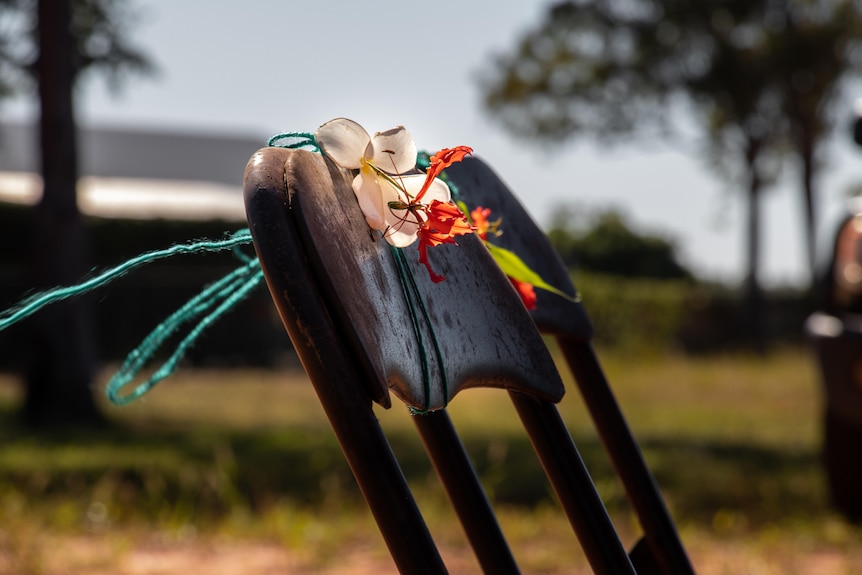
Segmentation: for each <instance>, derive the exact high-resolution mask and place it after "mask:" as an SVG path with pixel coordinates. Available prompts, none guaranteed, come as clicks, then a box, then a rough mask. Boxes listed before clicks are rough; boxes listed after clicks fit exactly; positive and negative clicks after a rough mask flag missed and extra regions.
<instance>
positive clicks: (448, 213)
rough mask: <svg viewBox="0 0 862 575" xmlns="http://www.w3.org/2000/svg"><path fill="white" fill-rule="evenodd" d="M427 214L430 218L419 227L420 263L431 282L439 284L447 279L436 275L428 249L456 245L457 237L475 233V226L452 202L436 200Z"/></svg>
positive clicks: (429, 207)
mask: <svg viewBox="0 0 862 575" xmlns="http://www.w3.org/2000/svg"><path fill="white" fill-rule="evenodd" d="M425 214H426V215H427V216H428V218H427V219H426V220H425V221H424V222H423V223H422V225H421V226H420V227H419V232H418V233H417V236H418V237H419V262H420V263H421V264H422V265H424V266H425V267H426V268H427V269H428V275H430V276H431V281H432V282H434V283H438V282H441V281H443V280H444V279H446V278H445V277H443V276H441V275H439V274H436V273H434V270H433V269H431V263H430V262H429V261H428V247H429V246H430V247H434V246H439V245H441V244H456V245H457V242H456V241H455V236H463V235H464V234H471V233H473V226H471V225H470V222H468V221H467V217H466V216H465V215H464V213H463V212H462V211H461V210H460V209H459V208H458V206H456V205H455V204H453V203H451V202H441V201H440V200H434V201H432V202H431V204H430V205H429V206H428V208H427V210H426V211H425Z"/></svg>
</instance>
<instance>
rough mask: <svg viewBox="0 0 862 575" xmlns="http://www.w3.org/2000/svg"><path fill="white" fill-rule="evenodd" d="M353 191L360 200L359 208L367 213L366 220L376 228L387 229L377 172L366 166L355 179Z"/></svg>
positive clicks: (364, 213)
mask: <svg viewBox="0 0 862 575" xmlns="http://www.w3.org/2000/svg"><path fill="white" fill-rule="evenodd" d="M353 193H354V194H356V199H357V200H358V201H359V209H360V210H362V213H363V215H365V221H366V222H368V225H369V226H370V227H371V228H372V229H375V230H381V231H382V230H384V229H386V217H385V214H386V212H385V211H384V210H385V206H386V204H385V203H384V201H383V195H382V193H381V190H380V182H379V181H378V177H377V174H375V173H374V172H373V171H372V170H371V169H370V168H367V167H364V168H362V169H361V170H360V171H359V175H357V176H356V177H355V178H354V179H353Z"/></svg>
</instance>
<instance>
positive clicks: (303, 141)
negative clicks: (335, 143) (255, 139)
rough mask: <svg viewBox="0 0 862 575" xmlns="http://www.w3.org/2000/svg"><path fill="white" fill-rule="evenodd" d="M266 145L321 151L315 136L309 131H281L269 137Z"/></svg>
mask: <svg viewBox="0 0 862 575" xmlns="http://www.w3.org/2000/svg"><path fill="white" fill-rule="evenodd" d="M266 145H267V146H272V147H276V148H289V149H291V150H308V151H309V152H315V153H318V154H319V153H321V149H320V146H319V145H318V143H317V138H315V137H314V134H312V133H311V132H283V133H281V134H276V135H275V136H273V137H271V138H270V139H269V142H267V144H266Z"/></svg>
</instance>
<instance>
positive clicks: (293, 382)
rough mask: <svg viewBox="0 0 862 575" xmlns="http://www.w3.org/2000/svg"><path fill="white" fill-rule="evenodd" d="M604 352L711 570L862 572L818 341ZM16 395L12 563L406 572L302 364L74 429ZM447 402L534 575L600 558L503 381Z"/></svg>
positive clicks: (4, 432)
mask: <svg viewBox="0 0 862 575" xmlns="http://www.w3.org/2000/svg"><path fill="white" fill-rule="evenodd" d="M600 357H601V358H602V361H603V364H604V367H605V369H606V372H607V374H608V377H609V379H610V380H611V382H612V384H613V386H614V389H615V391H616V393H617V396H618V398H619V401H620V403H621V405H622V407H623V411H624V412H625V413H626V415H627V417H628V419H629V423H630V425H631V427H632V429H633V430H634V432H635V434H636V436H637V437H638V439H639V441H640V442H641V445H642V447H643V450H644V453H645V456H646V458H647V460H648V462H649V464H650V466H651V467H652V469H653V470H654V472H655V475H656V477H657V479H658V482H659V484H660V485H661V487H662V489H663V492H664V494H665V496H666V498H667V501H668V504H669V506H670V508H671V510H672V513H673V515H674V517H675V518H676V520H677V522H678V525H679V528H680V532H681V534H682V537H683V540H684V542H685V544H686V546H687V548H688V550H689V553H690V555H691V558H692V561H693V563H694V564H695V568H696V570H697V571H698V573H700V574H701V575H718V574H734V575H736V574H740V573H747V574H773V573H774V574H779V573H780V574H795V573H798V574H809V573H818V574H819V573H826V574H844V573H847V574H850V573H859V572H862V531H860V529H859V528H858V527H857V526H855V525H852V524H850V523H847V522H846V521H844V520H843V519H842V518H841V517H840V516H839V515H837V514H836V513H834V512H833V511H831V510H830V509H829V505H828V493H827V492H826V489H825V483H824V478H823V472H822V469H821V467H820V462H819V449H820V409H821V407H820V406H821V398H820V383H819V379H818V377H819V376H818V374H817V372H816V369H815V364H814V361H813V358H812V357H811V356H810V354H809V353H808V352H807V351H805V350H787V351H783V352H777V353H774V354H771V355H770V356H768V357H765V358H759V357H748V356H738V355H731V356H719V357H705V358H691V357H647V358H642V359H637V360H635V359H633V358H630V357H624V356H621V355H615V354H613V353H601V352H600ZM107 375H109V374H107V373H106V374H105V377H107ZM569 389H570V392H569V393H568V394H567V396H566V398H565V399H564V400H563V402H562V403H561V406H560V407H561V411H562V413H563V414H564V417H565V419H566V421H567V422H568V423H569V425H570V427H571V429H572V433H573V435H574V437H575V440H576V442H577V444H578V446H579V449H580V450H581V452H582V454H583V457H584V459H585V461H586V462H587V465H588V467H589V468H590V470H591V473H592V474H593V476H594V479H595V482H596V484H597V486H598V489H599V491H600V493H601V494H602V497H603V499H604V500H605V501H606V504H607V506H608V509H609V511H610V513H611V515H612V517H613V518H614V521H615V523H616V524H617V526H618V528H619V529H620V532H621V534H622V538H623V541H624V543H625V544H626V545H631V544H632V543H633V542H634V541H635V540H636V538H637V536H638V533H639V532H638V527H637V525H636V523H635V522H634V520H633V518H632V513H631V510H630V509H629V507H628V505H627V504H626V502H625V500H624V497H623V494H622V490H621V488H620V485H619V484H618V482H617V481H616V479H615V478H614V476H613V473H612V470H611V468H610V465H609V463H608V461H607V459H606V457H605V456H604V454H603V451H602V449H601V445H600V444H599V443H598V441H597V440H596V437H595V433H594V431H593V429H592V426H591V424H590V421H589V417H588V416H587V415H586V413H585V411H584V408H583V406H582V404H581V402H580V398H579V396H578V392H577V389H576V388H574V386H572V385H570V388H569ZM19 401H20V391H19V389H18V386H17V385H16V381H15V379H14V378H13V377H12V376H5V377H2V378H0V437H2V442H0V574H2V575H13V574H15V575H37V574H39V575H60V574H76V575H77V574H82V575H96V574H105V575H108V574H111V575H116V574H119V575H126V574H128V575H132V574H136V575H137V574H141V575H143V574H146V575H156V574H159V575H161V574H165V575H167V574H179V573H190V572H196V573H208V574H216V575H219V574H223V573H224V574H229V573H230V574H233V573H244V574H255V573H309V574H330V573H332V574H334V573H339V574H348V575H349V574H365V573H375V574H376V573H391V572H394V567H393V565H392V562H391V560H390V559H389V557H388V555H387V553H386V550H385V547H384V546H383V543H382V541H381V539H380V536H379V534H378V532H377V530H376V527H375V526H374V524H373V521H372V520H371V518H370V516H369V514H368V512H367V511H366V510H365V507H364V505H363V502H362V500H361V496H360V495H359V494H358V492H357V489H356V487H355V485H354V483H353V480H352V478H351V476H350V473H349V470H348V469H347V467H346V465H345V464H344V462H343V460H342V456H341V454H340V452H339V448H338V446H337V444H336V443H335V441H334V439H333V438H332V435H331V433H330V431H329V428H328V424H327V422H326V421H325V418H324V416H323V414H322V411H321V409H320V407H319V405H318V403H317V401H316V398H315V397H314V395H313V391H312V390H311V389H310V386H309V384H308V382H307V381H306V379H305V376H304V375H303V374H302V373H297V372H262V371H261V372H258V371H217V372H216V371H184V372H180V373H178V374H177V375H176V376H175V377H174V378H173V379H171V380H168V381H167V382H165V383H163V384H161V385H160V386H159V387H157V388H156V389H155V390H153V391H152V392H151V393H150V394H149V395H148V396H146V397H145V398H143V399H142V400H140V401H138V402H136V403H134V404H132V405H130V406H127V407H115V406H111V405H108V404H105V406H104V409H105V412H106V413H107V414H108V416H109V418H110V420H111V425H110V426H109V427H107V428H106V429H101V430H81V431H79V432H64V433H62V434H60V433H51V432H43V433H33V432H30V431H26V430H23V429H21V428H19V427H17V426H16V425H15V422H14V417H13V413H14V410H15V408H16V406H17V404H18V402H19ZM450 409H451V413H452V418H453V420H454V421H455V424H456V426H458V427H459V429H460V430H461V433H462V435H463V437H464V441H465V444H466V445H467V448H468V450H469V451H470V452H471V455H472V456H473V458H474V460H475V463H476V466H477V469H478V470H479V473H480V475H481V476H482V480H483V482H484V484H485V485H486V487H487V489H488V491H489V493H490V495H491V497H492V498H493V499H494V500H495V501H496V502H497V503H498V505H499V507H500V509H501V510H502V511H501V514H500V521H501V524H502V525H503V529H504V531H505V533H506V535H507V537H508V539H509V540H510V543H511V545H512V547H513V548H514V550H515V554H516V556H517V557H518V559H519V560H520V561H521V562H522V564H523V566H524V571H525V572H526V573H540V574H555V573H588V572H589V569H588V568H587V566H586V563H585V560H584V558H583V555H582V554H581V552H580V550H579V548H578V545H577V542H576V540H575V539H574V536H573V535H572V532H571V529H570V528H569V527H568V524H567V523H566V522H565V520H564V518H562V517H561V515H560V513H558V510H557V509H556V508H555V504H554V501H553V497H552V496H551V495H550V493H549V489H548V487H547V486H546V484H545V483H544V481H543V478H542V475H541V470H540V469H539V468H538V465H537V463H536V462H535V458H534V457H533V455H532V453H531V449H530V447H529V444H528V442H527V441H526V440H525V439H524V438H523V437H522V436H521V434H520V433H519V429H518V424H517V420H516V418H515V416H514V412H513V411H512V408H511V406H510V405H508V399H507V397H506V396H505V394H502V393H499V392H495V391H493V390H468V391H465V392H463V393H462V394H461V395H459V396H458V397H457V398H455V400H454V401H453V402H452V405H451V408H450ZM509 415H511V417H509ZM379 416H380V418H381V421H382V423H383V425H384V426H385V427H386V428H387V429H388V430H389V431H390V432H391V435H392V442H393V449H394V450H395V451H396V453H397V454H398V455H399V457H400V458H401V459H402V460H403V462H404V465H405V473H406V475H407V477H408V480H409V481H410V483H411V485H413V486H414V488H415V491H416V493H417V498H418V500H419V502H420V506H421V507H422V509H423V511H424V512H425V514H426V516H427V519H428V523H429V526H430V528H431V530H432V533H433V534H434V536H435V539H436V540H437V541H438V543H439V544H440V545H441V547H442V549H443V552H444V555H445V558H446V560H447V564H448V565H449V566H450V571H451V572H452V573H478V567H477V565H476V563H475V561H474V560H473V558H472V555H471V552H470V550H469V548H468V547H467V546H466V544H465V543H464V541H463V537H462V534H461V532H460V527H458V526H457V523H456V521H455V519H454V517H453V516H452V514H451V512H449V511H448V508H447V506H446V502H445V497H444V496H443V495H442V493H441V490H440V488H439V486H438V484H437V482H436V479H435V477H434V474H433V472H432V471H431V469H430V467H429V465H428V463H427V461H426V460H425V457H424V454H423V453H422V449H421V447H420V445H419V442H418V439H417V438H416V434H415V432H414V429H413V425H412V423H411V421H410V417H411V416H410V415H408V414H407V413H406V410H404V409H400V408H399V407H398V406H396V407H393V409H390V410H388V411H384V410H380V415H379Z"/></svg>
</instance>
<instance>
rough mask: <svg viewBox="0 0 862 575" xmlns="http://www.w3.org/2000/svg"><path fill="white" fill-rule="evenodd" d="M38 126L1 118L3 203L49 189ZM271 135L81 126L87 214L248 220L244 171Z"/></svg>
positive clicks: (81, 193) (81, 198)
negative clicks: (45, 185) (40, 154)
mask: <svg viewBox="0 0 862 575" xmlns="http://www.w3.org/2000/svg"><path fill="white" fill-rule="evenodd" d="M37 144H38V133H37V128H36V126H32V125H25V124H11V123H0V201H2V202H12V203H18V204H35V203H36V202H37V201H38V200H39V197H40V195H41V193H42V183H41V178H40V177H39V175H38V172H39V159H38V154H37ZM264 145H266V139H265V138H264V137H261V138H259V139H257V138H254V137H243V136H227V135H222V134H190V133H179V132H177V133H170V132H165V131H141V130H123V129H118V128H110V129H109V128H86V127H85V128H81V129H80V130H79V161H80V174H81V179H80V181H79V185H78V205H79V207H80V208H81V211H82V212H83V213H85V214H88V215H96V216H101V217H117V218H133V219H151V218H164V219H177V220H212V219H222V220H226V221H244V220H245V210H244V207H243V201H242V176H243V170H244V169H245V165H246V162H248V159H249V158H250V157H251V155H252V154H253V153H254V152H255V151H256V150H258V149H259V148H261V147H263V146H264Z"/></svg>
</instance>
